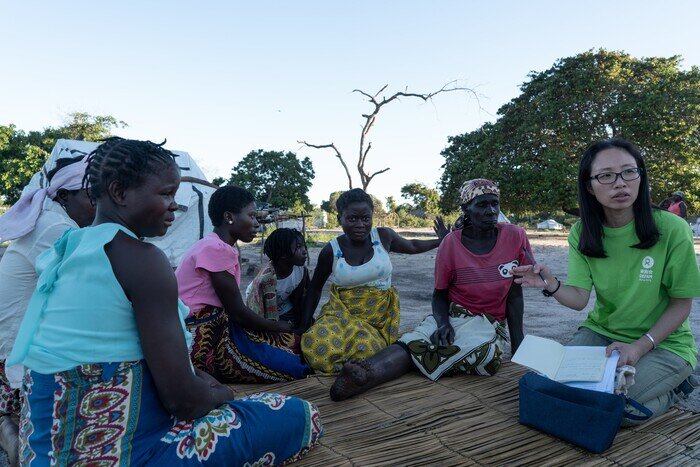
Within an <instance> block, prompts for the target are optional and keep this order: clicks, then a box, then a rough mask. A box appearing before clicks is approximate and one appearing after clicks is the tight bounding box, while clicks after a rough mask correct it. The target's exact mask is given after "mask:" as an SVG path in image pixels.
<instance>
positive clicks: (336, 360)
mask: <svg viewBox="0 0 700 467" xmlns="http://www.w3.org/2000/svg"><path fill="white" fill-rule="evenodd" d="M336 205H337V207H338V222H340V226H341V227H342V228H343V235H341V236H339V237H338V238H336V239H334V240H331V242H330V243H328V244H327V245H326V246H325V247H323V249H322V250H321V253H320V254H319V255H318V264H317V265H316V270H315V271H314V276H313V279H312V281H311V287H310V288H309V291H308V293H307V298H306V302H305V307H304V317H303V323H302V329H304V328H305V327H308V326H309V324H310V322H311V317H312V315H313V312H314V310H315V309H316V306H317V305H318V302H319V300H320V298H321V291H322V290H323V286H324V284H325V283H326V280H327V279H328V278H329V277H330V281H331V284H332V285H331V289H330V299H329V300H328V303H326V304H325V305H323V308H322V309H321V315H320V316H319V317H318V319H317V320H316V323H315V324H314V325H313V326H311V328H310V329H309V330H308V331H307V332H306V333H304V334H303V335H302V338H301V348H302V352H303V354H304V358H305V359H306V361H307V362H308V363H309V365H311V367H312V368H313V369H314V370H315V371H316V372H317V373H323V374H337V373H338V372H339V371H340V369H341V368H342V366H343V363H345V362H346V361H347V360H348V359H351V358H364V357H370V356H372V355H374V354H375V353H377V352H378V351H380V350H381V349H383V348H385V347H386V346H388V345H389V344H391V343H393V342H394V341H395V340H396V338H397V337H398V332H399V296H398V293H397V292H396V289H395V288H394V287H392V286H391V271H392V266H391V260H390V259H389V254H388V253H389V252H390V251H392V252H396V253H407V254H416V253H423V252H425V251H429V250H432V249H433V248H437V246H438V245H439V244H440V242H441V241H442V239H443V238H444V236H445V235H447V233H448V232H449V229H447V228H445V226H444V224H443V223H442V219H438V220H437V221H436V227H435V231H436V233H437V234H438V237H439V238H438V239H435V240H407V239H405V238H403V237H401V236H400V235H399V234H397V233H396V232H394V231H393V230H392V229H387V228H379V229H377V228H373V227H372V212H373V209H374V204H373V202H372V198H371V197H370V196H369V195H368V194H367V193H365V192H364V191H362V190H361V189H359V188H355V189H353V190H350V191H346V192H345V193H343V194H342V195H340V197H339V198H338V201H337V203H336Z"/></svg>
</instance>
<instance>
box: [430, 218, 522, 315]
mask: <svg viewBox="0 0 700 467" xmlns="http://www.w3.org/2000/svg"><path fill="white" fill-rule="evenodd" d="M497 228H498V237H497V239H496V245H495V246H494V247H493V249H492V250H491V251H490V252H488V253H486V254H485V255H475V254H474V253H472V252H471V251H469V250H468V249H467V248H466V247H465V246H464V245H462V240H461V238H462V230H461V229H460V230H455V231H454V232H451V233H450V234H449V235H447V237H445V239H444V240H443V241H442V243H441V244H440V248H439V249H438V253H437V258H436V260H435V288H436V289H440V290H444V289H448V298H449V300H450V302H455V303H457V304H458V305H462V306H463V307H465V308H466V309H468V310H469V311H471V312H472V313H474V314H479V315H480V314H488V315H491V316H493V317H494V318H496V319H497V320H499V321H503V320H504V319H506V298H507V297H508V291H509V290H510V286H511V284H512V282H513V273H512V272H511V269H513V267H515V266H520V265H525V264H530V261H528V259H527V256H526V255H525V253H524V251H523V248H526V249H527V250H528V252H529V253H530V254H532V250H531V248H530V242H529V241H528V240H527V235H526V234H525V231H524V230H523V229H522V228H520V227H518V226H516V225H512V224H500V223H499V224H497ZM533 257H534V256H533Z"/></svg>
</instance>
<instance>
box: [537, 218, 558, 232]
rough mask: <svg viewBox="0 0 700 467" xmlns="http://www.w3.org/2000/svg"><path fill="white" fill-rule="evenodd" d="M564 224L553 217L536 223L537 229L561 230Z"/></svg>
mask: <svg viewBox="0 0 700 467" xmlns="http://www.w3.org/2000/svg"><path fill="white" fill-rule="evenodd" d="M563 228H564V226H563V225H561V224H560V223H559V222H557V221H555V220H554V219H547V220H546V221H543V222H540V223H539V224H537V229H538V230H561V229H563Z"/></svg>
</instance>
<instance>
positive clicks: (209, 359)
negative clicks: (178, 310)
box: [175, 186, 312, 384]
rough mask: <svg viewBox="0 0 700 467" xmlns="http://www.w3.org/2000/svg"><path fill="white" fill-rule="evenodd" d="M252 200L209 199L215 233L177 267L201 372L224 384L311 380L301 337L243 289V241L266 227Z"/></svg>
mask: <svg viewBox="0 0 700 467" xmlns="http://www.w3.org/2000/svg"><path fill="white" fill-rule="evenodd" d="M255 212H256V209H255V200H254V198H253V194H252V193H250V192H249V191H247V190H244V189H243V188H240V187H236V186H224V187H221V188H219V189H218V190H216V191H215V192H214V194H213V195H212V196H211V199H210V200H209V217H210V218H211V222H212V225H213V226H214V231H213V232H212V233H211V234H209V235H207V236H206V237H204V238H203V239H201V240H199V241H198V242H197V243H195V244H194V245H192V247H191V248H190V249H189V250H188V251H187V253H185V256H184V257H183V259H182V263H180V266H178V268H177V271H175V275H176V276H177V282H178V291H179V295H180V298H181V299H182V301H183V302H185V304H186V305H187V306H188V307H189V308H190V314H189V316H188V318H187V320H186V321H185V322H186V324H187V327H188V329H189V331H190V332H191V333H192V334H193V344H192V349H191V353H190V357H191V359H192V363H193V364H194V366H195V367H196V368H199V369H200V370H202V371H205V372H207V373H209V374H210V375H212V376H214V377H215V378H216V379H218V380H219V381H221V382H222V383H226V384H230V383H273V382H279V381H291V380H294V379H301V378H305V377H306V376H307V375H309V374H310V373H311V372H312V370H311V368H310V367H309V366H308V365H306V364H305V363H304V362H302V360H301V355H300V354H301V352H300V349H299V336H298V335H297V334H294V332H292V331H293V329H294V328H293V326H292V325H291V324H290V323H288V322H286V321H282V320H276V319H267V317H266V316H262V315H260V314H259V313H257V312H255V311H253V310H251V309H250V308H248V306H246V304H245V303H244V301H243V296H242V294H241V290H240V288H239V287H240V283H241V269H240V266H239V263H238V250H237V249H236V248H235V245H236V242H238V241H239V240H240V241H242V242H245V243H249V242H252V241H253V239H254V238H255V235H256V233H257V229H258V227H259V224H258V221H257V219H256V217H255Z"/></svg>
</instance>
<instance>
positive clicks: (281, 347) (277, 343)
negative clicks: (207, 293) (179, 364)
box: [185, 306, 312, 384]
mask: <svg viewBox="0 0 700 467" xmlns="http://www.w3.org/2000/svg"><path fill="white" fill-rule="evenodd" d="M185 322H186V324H187V329H188V330H189V331H190V332H191V333H192V336H193V343H192V350H191V351H190V359H191V360H192V363H193V364H194V366H196V367H197V368H199V369H200V370H202V371H205V372H207V373H209V374H210V375H212V376H214V377H215V378H216V379H218V380H219V381H221V382H222V383H225V384H235V383H277V382H280V381H292V380H295V379H302V378H306V377H307V376H308V375H310V374H311V373H312V370H311V368H310V367H309V366H308V365H306V364H305V363H304V362H303V361H302V360H301V350H300V348H299V339H300V337H299V336H298V335H296V334H294V333H291V332H253V331H247V330H244V329H243V328H241V327H240V326H238V325H236V324H235V323H232V322H229V319H228V315H227V314H226V313H225V312H224V311H223V310H222V309H220V308H216V307H212V306H207V307H205V308H204V309H203V310H202V311H201V312H200V313H199V314H198V315H197V317H196V318H188V319H187V320H186V321H185Z"/></svg>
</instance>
